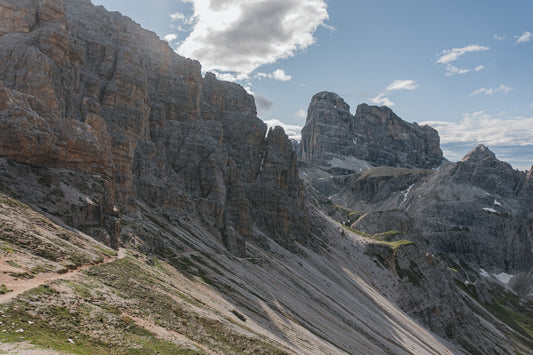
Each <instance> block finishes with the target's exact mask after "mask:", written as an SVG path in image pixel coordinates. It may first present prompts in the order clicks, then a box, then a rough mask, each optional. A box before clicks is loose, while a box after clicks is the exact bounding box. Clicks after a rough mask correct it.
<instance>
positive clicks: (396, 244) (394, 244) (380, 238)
mask: <svg viewBox="0 0 533 355" xmlns="http://www.w3.org/2000/svg"><path fill="white" fill-rule="evenodd" d="M341 226H342V227H343V228H344V229H346V230H349V231H350V232H352V233H355V234H358V235H360V236H362V237H365V238H368V239H372V240H373V241H374V242H375V243H376V244H381V245H386V246H388V247H389V248H391V249H392V250H393V251H394V252H396V251H397V250H398V248H400V247H401V246H403V245H409V244H414V242H412V241H410V240H405V239H401V240H396V241H387V240H384V238H387V239H389V238H390V237H392V236H394V235H398V234H401V232H398V231H389V232H383V233H378V234H370V233H366V232H363V231H360V230H358V229H355V228H352V227H349V226H346V225H344V224H342V223H341Z"/></svg>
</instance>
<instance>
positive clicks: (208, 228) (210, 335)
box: [0, 0, 533, 354]
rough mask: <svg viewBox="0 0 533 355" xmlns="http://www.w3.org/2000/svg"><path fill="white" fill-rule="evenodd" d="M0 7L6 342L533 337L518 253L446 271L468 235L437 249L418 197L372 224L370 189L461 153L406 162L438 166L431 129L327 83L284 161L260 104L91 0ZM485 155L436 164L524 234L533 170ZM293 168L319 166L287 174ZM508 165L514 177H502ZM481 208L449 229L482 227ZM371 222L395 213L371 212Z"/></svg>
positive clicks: (357, 343) (76, 345)
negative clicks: (352, 103)
mask: <svg viewBox="0 0 533 355" xmlns="http://www.w3.org/2000/svg"><path fill="white" fill-rule="evenodd" d="M0 20H1V21H0V62H1V63H2V64H3V65H2V66H1V67H0V254H1V259H0V266H1V268H2V271H4V273H1V274H0V294H2V295H1V297H0V302H1V304H0V312H1V313H0V314H1V315H2V318H3V319H6V321H4V320H3V321H2V323H1V324H0V328H1V329H2V331H1V332H0V342H1V344H0V350H2V351H12V352H15V353H16V352H19V353H20V352H23V351H26V350H28V351H30V350H32V349H31V348H32V347H35V346H37V347H38V348H37V349H33V351H37V352H39V351H40V352H44V351H48V352H53V351H55V352H57V353H59V352H61V353H109V352H114V353H119V354H120V353H150V352H154V351H157V352H159V353H167V354H175V353H253V354H261V353H263V354H272V353H276V354H284V353H291V354H315V353H326V354H338V353H350V354H353V353H365V354H383V353H393V354H408V353H417V354H423V353H427V354H435V353H437V354H451V353H454V354H455V353H457V354H461V353H468V352H470V353H476V352H481V353H503V352H507V353H512V352H522V353H527V352H531V349H533V346H532V339H531V333H529V332H530V331H531V328H530V326H529V324H530V323H528V322H529V320H530V319H531V318H530V314H531V313H527V312H529V310H530V308H528V307H530V303H528V301H527V299H526V298H523V297H522V298H520V297H519V296H517V294H516V292H518V290H520V292H522V293H524V292H525V293H527V292H529V291H528V288H529V287H530V286H531V282H530V281H531V279H532V277H531V273H527V272H525V270H526V269H527V267H528V265H529V264H528V262H527V260H525V259H526V258H527V257H528V254H527V253H522V254H520V255H518V254H519V253H518V254H516V255H514V254H513V255H511V256H508V255H505V253H493V255H492V254H491V256H490V257H487V258H486V260H487V264H478V263H481V262H482V261H483V260H485V259H483V258H479V260H478V259H473V260H474V261H472V262H471V264H470V265H471V266H470V268H472V267H476V266H477V265H479V266H484V267H485V268H486V270H485V272H486V273H487V275H489V274H488V273H489V272H490V273H496V272H498V271H499V270H500V269H498V265H499V264H498V263H500V262H505V261H506V260H511V261H512V262H511V264H512V265H510V266H509V267H508V268H505V269H503V270H506V271H507V272H519V271H520V272H521V270H524V272H523V273H522V274H521V276H520V279H518V278H516V279H512V280H511V282H510V283H509V285H508V286H502V285H500V284H498V283H495V282H492V281H491V280H492V279H491V278H490V277H485V278H483V276H480V274H479V273H477V272H476V270H474V269H468V268H467V267H466V266H464V267H463V266H461V265H459V266H458V268H454V269H456V271H457V272H455V271H452V270H451V268H453V266H451V262H452V261H454V260H456V261H457V262H459V263H460V262H461V260H466V259H467V254H465V253H463V250H461V253H460V252H457V253H456V255H455V256H454V255H453V254H452V253H451V252H448V251H446V250H445V252H446V253H447V254H446V255H444V256H438V255H432V254H431V253H432V252H433V250H439V248H441V247H442V246H441V244H439V243H437V242H436V241H435V242H432V241H428V242H425V240H424V238H429V237H431V238H432V236H431V235H430V234H431V233H433V232H434V228H433V227H435V228H437V227H438V226H440V225H447V224H449V223H451V222H449V221H447V220H444V222H443V221H440V220H439V221H437V222H439V223H440V224H439V223H434V224H428V225H427V226H426V227H427V228H426V229H423V228H422V227H423V226H422V225H420V224H416V223H413V221H412V220H411V219H410V218H413V217H412V216H411V215H410V214H409V213H410V211H411V208H409V211H407V208H406V209H405V210H402V209H401V208H397V209H396V210H395V212H394V213H393V212H390V215H391V218H382V219H378V220H376V224H372V223H370V220H371V218H370V217H369V216H372V215H378V214H379V213H382V214H386V213H389V210H382V209H376V208H374V207H375V206H383V205H385V204H389V205H393V204H394V203H395V202H394V201H397V203H398V204H400V205H401V204H402V203H403V202H404V201H403V197H401V198H400V197H398V196H400V195H401V196H404V195H405V196H406V201H407V199H409V198H414V197H413V196H411V193H410V192H409V191H405V192H403V194H402V191H404V190H405V189H406V188H408V187H409V186H411V185H412V184H415V185H416V184H418V183H419V182H420V183H421V184H422V181H425V180H424V179H433V178H436V176H438V174H441V173H442V174H444V173H445V172H451V171H452V168H453V167H454V166H457V165H453V164H452V165H448V166H445V167H443V168H441V169H440V170H439V171H432V170H418V169H413V168H424V169H426V168H435V167H437V166H440V165H441V163H442V162H443V159H442V153H441V152H440V148H439V146H438V134H437V133H436V132H435V131H434V130H432V129H431V128H429V127H419V126H417V125H415V124H408V123H405V122H403V121H402V120H400V119H399V118H398V117H397V116H396V115H395V114H394V113H392V111H390V110H389V109H386V108H377V107H368V106H365V105H362V106H360V108H358V110H357V113H356V115H355V116H351V114H350V113H349V107H348V106H347V105H346V104H345V103H343V101H342V99H340V98H339V97H338V96H336V95H334V94H330V93H322V94H318V96H315V98H313V102H314V103H313V102H312V105H311V106H313V105H314V106H313V107H316V109H313V110H311V109H310V118H308V122H311V123H310V124H309V129H307V128H306V129H304V131H303V132H302V135H303V137H302V144H301V145H300V146H299V147H298V149H299V150H300V155H301V158H302V159H303V160H304V161H299V160H298V153H297V152H296V151H295V150H293V145H292V143H291V142H290V141H289V139H288V138H287V136H286V135H285V133H284V132H283V129H281V128H279V127H276V128H273V129H270V130H267V126H266V124H264V123H263V122H262V121H261V120H260V119H259V118H258V117H257V113H256V108H255V103H254V98H253V96H251V95H249V94H247V93H246V91H245V90H244V89H243V88H242V87H240V86H239V85H236V84H233V83H229V82H224V81H219V80H217V79H216V77H215V75H213V74H210V73H207V74H205V75H204V76H202V73H201V66H200V63H198V62H197V61H194V60H190V59H187V58H183V57H181V56H179V55H178V54H176V53H175V52H174V51H173V50H172V49H171V48H170V47H169V46H168V44H167V43H166V42H163V41H161V40H159V39H158V38H157V36H156V35H155V34H154V33H152V32H150V31H146V30H143V29H142V28H141V27H140V26H139V25H137V24H136V23H135V22H133V21H132V20H131V19H129V18H127V17H124V16H122V15H121V14H119V13H116V12H114V13H110V12H108V11H106V10H105V9H104V8H103V7H95V6H93V5H92V4H91V2H90V1H88V0H68V1H65V0H22V1H21V0H16V1H15V0H0ZM333 106H337V107H338V109H335V110H336V111H332V107H333ZM323 113H326V114H327V115H330V116H328V117H329V118H328V120H324V117H323ZM312 122H315V123H312ZM306 127H307V125H306ZM313 127H314V128H313ZM346 127H349V128H350V129H349V130H347V129H345V128H346ZM339 129H340V131H337V130H339ZM306 132H307V133H306ZM308 132H311V133H310V134H311V136H312V137H313V138H309V134H308ZM348 133H349V134H348ZM324 137H326V138H324ZM328 137H329V138H328ZM335 137H337V138H338V139H337V138H335ZM334 138H335V139H334ZM354 139H355V142H354ZM305 142H307V143H305ZM350 142H351V143H350ZM356 142H359V143H356ZM328 144H329V145H328ZM304 152H305V153H304ZM483 154H484V153H483ZM483 154H477V153H476V154H473V157H472V159H474V160H475V159H477V160H479V161H480V162H477V160H476V162H474V161H473V162H472V164H474V165H475V167H473V168H472V167H470V165H468V164H470V163H469V162H461V164H463V165H460V166H461V167H462V166H464V168H461V169H460V170H461V173H457V174H455V175H453V174H452V175H453V176H455V177H453V176H452V177H453V178H452V177H449V176H450V174H451V173H448V175H445V176H446V178H449V179H450V184H452V185H450V186H455V185H459V186H461V188H463V185H465V186H470V185H472V186H474V184H482V185H480V186H482V187H480V189H488V190H487V192H489V191H491V192H490V193H491V194H494V196H495V199H497V201H498V202H499V203H501V204H502V208H505V210H502V211H501V213H502V216H498V218H504V217H503V213H504V212H505V213H508V212H510V213H509V215H510V216H511V217H510V219H509V224H508V225H506V226H505V228H503V229H499V231H502V230H506V228H507V227H509V228H514V227H515V226H520V227H517V228H524V226H525V227H527V228H529V232H528V233H530V231H531V225H530V224H529V225H523V224H522V222H521V221H522V220H521V219H520V218H522V216H523V215H525V214H526V210H527V208H530V207H531V205H530V204H531V202H530V201H531V199H529V197H530V196H531V192H532V191H533V188H532V186H533V183H532V180H531V172H529V174H528V175H527V176H526V175H525V174H522V173H513V172H509V171H508V169H507V167H506V166H505V165H503V163H502V164H499V163H496V165H497V167H496V168H495V169H494V170H490V169H492V165H493V162H491V161H489V160H490V159H489V160H486V159H485V158H483ZM487 154H488V153H487ZM478 155H479V157H478ZM489 155H490V154H489ZM381 164H385V165H386V164H389V165H390V166H385V167H376V165H381ZM457 164H459V163H457ZM478 164H481V165H479V167H478ZM365 169H366V171H362V170H365ZM483 169H485V170H483ZM360 170H361V171H360ZM307 172H308V173H309V174H310V175H311V176H312V177H313V179H314V178H317V177H318V176H321V177H322V178H323V179H322V178H321V179H322V180H320V181H318V180H319V179H318V178H317V180H316V181H315V180H312V179H308V178H304V179H300V176H304V175H305V174H306V173H307ZM361 174H362V175H361ZM487 174H489V175H488V176H489V177H490V176H492V175H490V174H496V175H497V176H498V178H496V177H494V178H487V177H486V176H487ZM498 174H504V175H501V176H500V175H498ZM505 174H507V175H505ZM390 175H392V177H390V178H389V176H390ZM443 176H444V175H443ZM483 176H485V177H483ZM511 177H512V178H513V179H515V180H516V183H517V185H516V186H515V187H513V188H511V190H509V189H508V188H507V187H501V186H499V183H500V180H498V179H501V180H503V181H505V182H506V183H509V181H508V180H509V179H510V178H511ZM366 179H368V181H372V183H370V184H367V183H366V182H365V180H366ZM443 179H444V177H443ZM491 179H492V180H491ZM515 180H513V181H515ZM355 181H359V182H358V183H357V184H359V185H357V184H356V186H360V187H361V188H360V189H366V187H371V189H370V190H368V191H367V192H366V195H365V196H366V198H367V199H369V201H368V202H367V205H368V209H367V210H364V209H360V210H359V211H355V210H350V209H349V206H351V205H352V204H357V203H359V199H360V197H359V195H353V196H354V197H353V198H352V195H350V193H356V192H357V189H359V187H357V188H354V189H353V191H351V190H350V193H348V192H346V193H343V194H341V192H342V191H344V190H343V189H349V188H350V187H349V186H350V185H349V184H350V183H351V182H354V184H355ZM491 181H492V182H491ZM405 184H408V185H407V187H404V186H405ZM454 184H455V185H454ZM483 184H486V185H483ZM322 188H324V189H328V192H332V194H326V195H325V193H324V191H323V190H321V189H322ZM382 188H386V190H382ZM414 188H415V187H413V188H412V189H414ZM398 189H402V190H398ZM380 191H383V192H381V194H380ZM420 191H421V192H424V191H425V190H420ZM476 191H477V190H476ZM408 192H409V193H408ZM432 193H433V190H431V191H429V190H428V192H427V194H426V195H425V196H427V201H426V202H424V201H423V200H421V201H420V202H419V203H421V204H422V203H433V202H434V201H433V199H436V198H437V197H436V195H432ZM476 193H477V192H476ZM496 194H497V195H496ZM500 194H501V195H500ZM513 194H514V195H513ZM331 195H334V196H331ZM341 195H342V196H341ZM355 196H357V197H355ZM395 196H396V200H394V197H395ZM476 196H477V195H476ZM513 196H518V197H516V198H515V197H513ZM329 197H331V198H329ZM393 200H394V201H393ZM400 200H401V201H400ZM335 201H339V203H338V204H335ZM341 202H342V204H343V205H344V207H342V206H340V203H341ZM413 203H415V202H414V201H413ZM522 203H525V204H526V205H525V206H526V207H525V208H522V205H521V204H522ZM507 204H509V207H508V206H507ZM527 204H529V205H527ZM402 206H403V205H402ZM527 206H529V207H527ZM400 207H401V206H400ZM466 207H468V208H470V207H469V205H467V206H466ZM466 207H465V208H466ZM477 207H478V206H477V205H476V206H475V208H477ZM485 207H487V206H485V205H483V208H485ZM511 207H512V209H511ZM412 208H413V210H414V211H417V215H419V216H421V217H420V218H424V219H427V220H430V218H431V216H430V214H429V213H430V211H428V214H427V215H425V214H424V213H423V211H421V210H419V209H416V208H414V207H412ZM439 208H440V207H439ZM490 208H494V209H496V207H494V206H492V207H490ZM529 210H531V209H529ZM497 211H499V210H497ZM506 211H507V212H506ZM378 212H379V213H378ZM482 213H489V212H487V211H485V210H482ZM494 215H495V216H496V214H494ZM433 216H434V215H433ZM476 216H477V215H476ZM483 216H485V214H483ZM490 216H492V214H490ZM452 217H453V216H450V218H452ZM402 218H403V221H404V222H405V224H404V227H402V225H399V226H398V222H399V221H402ZM453 218H456V217H453ZM475 218H477V217H475V216H474V217H472V222H471V224H466V223H465V225H464V226H463V225H462V224H461V227H469V226H470V227H469V228H474V227H475V228H477V227H478V224H476V223H477V222H475ZM491 218H492V217H491ZM365 221H368V223H367V222H365ZM423 221H424V220H421V221H420V223H423ZM339 222H343V223H342V224H341V223H339ZM385 222H386V223H389V224H390V227H391V229H388V227H387V231H381V230H375V231H374V230H373V229H372V228H374V229H376V228H378V227H380V226H382V225H384V224H382V223H385ZM415 222H416V221H415ZM365 223H366V224H365ZM495 223H497V222H495ZM491 226H496V224H494V225H491ZM356 227H357V228H359V229H360V230H356ZM393 227H394V228H398V229H397V230H396V229H394V230H393V229H392V228H393ZM439 228H440V227H439ZM365 230H366V232H365ZM410 231H412V233H411V234H410ZM512 231H513V230H512V229H511V230H509V234H505V235H504V236H502V237H501V238H503V239H504V240H508V239H509V238H511V237H512ZM374 232H375V233H374ZM424 233H426V234H424ZM528 235H530V234H528ZM469 236H470V237H471V239H472V240H474V238H475V237H476V235H475V234H474V233H472V235H469ZM408 238H409V239H408ZM523 240H524V237H523V236H520V237H519V238H517V241H518V242H520V243H522V242H523ZM518 242H517V243H518ZM473 243H474V242H473ZM513 243H514V242H513V241H511V242H510V244H511V245H513V246H514V245H515V244H513ZM474 244H475V243H474ZM517 245H518V244H517ZM491 247H492V244H491ZM470 250H471V248H470V249H468V248H467V249H465V252H470ZM476 250H477V249H476ZM456 274H457V275H456ZM489 276H490V275H489ZM470 281H472V283H469V282H470ZM474 281H475V282H476V283H474ZM511 284H516V286H513V287H515V288H514V289H515V290H517V291H516V292H515V291H512V290H509V287H511V286H510V285H511ZM513 292H514V293H513ZM502 295H504V296H505V297H506V298H505V299H501V298H496V296H498V297H500V296H502ZM502 297H503V296H502ZM511 306H512V307H514V308H513V311H512V312H511V311H509V307H511ZM491 307H492V308H491ZM497 312H500V313H497ZM513 312H514V313H513ZM494 315H496V317H495V316H494ZM506 317H507V318H506ZM528 317H529V318H528ZM509 319H511V320H512V321H513V322H514V323H512V324H511V321H510V320H509ZM44 348H46V349H44Z"/></svg>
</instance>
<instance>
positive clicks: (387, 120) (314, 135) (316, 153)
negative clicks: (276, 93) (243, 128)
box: [300, 92, 443, 171]
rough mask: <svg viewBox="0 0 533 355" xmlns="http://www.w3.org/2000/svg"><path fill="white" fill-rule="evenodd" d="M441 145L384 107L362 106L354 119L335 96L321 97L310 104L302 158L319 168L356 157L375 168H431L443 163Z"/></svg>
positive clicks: (434, 134)
mask: <svg viewBox="0 0 533 355" xmlns="http://www.w3.org/2000/svg"><path fill="white" fill-rule="evenodd" d="M439 142H440V139H439V135H438V133H437V131H436V130H434V129H433V128H431V127H429V126H419V125H418V124H416V123H408V122H405V121H403V120H402V119H401V118H400V117H398V116H397V115H396V114H394V112H392V110H390V109H389V108H388V107H377V106H368V105H366V104H361V105H359V106H358V107H357V110H356V113H355V115H354V116H352V115H351V114H350V107H349V106H348V105H347V104H346V103H345V102H344V100H343V99H342V98H340V97H339V96H338V95H337V94H334V93H330V92H321V93H318V94H316V95H315V96H313V98H312V100H311V103H310V105H309V110H308V116H307V121H306V124H305V126H304V128H303V129H302V141H301V143H300V156H301V159H302V160H303V161H312V162H314V163H315V164H318V165H327V164H328V161H330V160H332V159H334V158H342V157H355V158H357V159H360V160H364V161H368V162H371V163H373V164H375V165H386V166H393V167H405V168H433V167H437V166H439V165H440V164H441V163H442V161H443V156H442V151H441V150H440V145H439ZM356 171H357V170H356Z"/></svg>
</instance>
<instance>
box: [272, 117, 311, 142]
mask: <svg viewBox="0 0 533 355" xmlns="http://www.w3.org/2000/svg"><path fill="white" fill-rule="evenodd" d="M265 123H266V124H267V126H268V127H269V128H274V127H276V126H280V127H282V128H283V129H284V130H285V133H286V134H287V136H289V138H290V139H294V140H297V141H298V142H299V141H300V140H301V139H302V133H301V131H302V126H297V125H289V124H286V123H283V122H281V121H280V120H268V121H265Z"/></svg>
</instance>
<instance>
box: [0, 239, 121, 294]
mask: <svg viewBox="0 0 533 355" xmlns="http://www.w3.org/2000/svg"><path fill="white" fill-rule="evenodd" d="M125 256H126V250H125V249H123V248H120V249H119V250H118V254H117V257H115V258H108V259H106V260H104V261H103V262H102V263H100V264H86V265H82V266H80V267H78V268H77V269H74V270H69V271H68V272H67V273H64V274H60V273H57V272H47V273H39V274H37V275H35V276H34V277H33V278H31V279H20V278H18V279H17V278H14V277H13V276H10V275H9V273H10V272H14V273H18V272H20V271H21V270H20V269H18V268H15V267H13V266H10V265H8V264H4V263H2V265H0V268H1V271H2V272H0V285H1V284H3V285H5V286H6V287H7V289H8V290H11V291H9V292H7V293H5V294H3V295H0V303H7V302H9V301H11V300H12V299H13V298H15V297H17V296H18V295H20V294H22V293H24V292H26V291H28V290H31V289H32V288H35V287H39V286H41V285H44V284H46V283H48V282H52V281H55V280H71V279H73V278H75V277H76V276H77V275H78V274H79V273H80V272H82V271H83V270H87V269H89V268H91V267H93V266H97V265H103V264H107V263H110V262H112V261H115V260H118V259H122V258H124V257H125Z"/></svg>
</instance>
